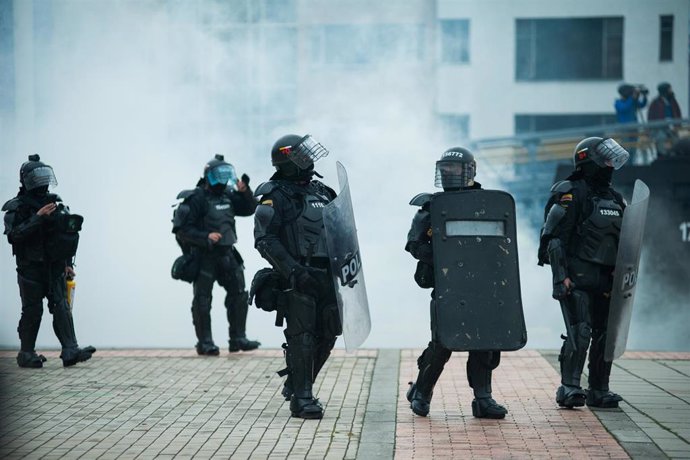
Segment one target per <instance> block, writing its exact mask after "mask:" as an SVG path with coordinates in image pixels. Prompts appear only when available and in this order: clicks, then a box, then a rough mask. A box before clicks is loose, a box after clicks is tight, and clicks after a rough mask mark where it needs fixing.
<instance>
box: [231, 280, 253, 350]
mask: <svg viewBox="0 0 690 460" xmlns="http://www.w3.org/2000/svg"><path fill="white" fill-rule="evenodd" d="M247 299H248V296H247V292H246V291H244V292H242V293H241V294H240V295H238V296H234V297H230V296H227V297H226V298H225V309H226V313H227V316H228V325H229V328H228V329H229V333H230V342H229V347H228V351H230V353H234V352H236V351H240V350H242V351H249V350H256V349H257V348H259V346H261V342H258V341H256V340H249V339H248V338H247V334H246V327H247V311H248V309H249V306H248V304H247V302H248V300H247Z"/></svg>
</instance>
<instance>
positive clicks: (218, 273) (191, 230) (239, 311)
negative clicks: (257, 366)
mask: <svg viewBox="0 0 690 460" xmlns="http://www.w3.org/2000/svg"><path fill="white" fill-rule="evenodd" d="M235 188H236V190H235ZM178 199H182V200H184V201H182V203H181V204H180V205H179V206H178V208H177V210H176V211H175V214H174V218H173V233H175V237H176V239H177V241H178V243H179V244H180V246H181V247H182V250H183V252H185V253H186V254H188V255H190V257H191V258H193V259H194V266H195V267H196V269H195V273H193V274H192V276H191V279H192V280H193V281H192V284H193V289H194V299H193V300H192V320H193V322H194V330H195V332H196V337H197V344H196V351H197V353H198V354H199V355H209V356H217V355H218V354H219V353H220V351H219V349H218V347H217V346H216V344H215V343H214V342H213V336H212V334H211V300H212V291H213V284H214V282H216V281H218V284H220V285H221V286H222V287H223V288H224V289H225V291H226V296H225V308H226V310H227V318H228V323H229V336H230V341H229V351H230V352H236V351H240V350H244V351H246V350H254V349H256V348H258V347H259V345H261V344H260V343H259V342H257V341H254V340H249V339H247V336H246V333H245V327H246V323H247V310H248V305H247V301H248V294H247V291H246V290H245V281H244V265H243V260H242V257H241V256H240V253H239V252H238V251H237V249H236V248H235V243H236V242H237V235H236V231H235V216H250V215H252V214H253V213H254V210H255V209H256V200H255V199H254V197H253V195H252V190H251V188H249V177H248V176H247V175H246V174H245V175H243V176H242V179H241V180H238V179H237V176H236V174H235V168H234V167H233V166H232V165H231V164H230V163H227V162H226V161H225V159H224V157H223V155H216V156H215V157H214V158H213V159H212V160H210V161H209V162H208V163H206V165H205V166H204V172H203V177H202V178H201V179H200V180H199V182H198V183H197V187H196V188H195V189H193V190H184V191H182V192H180V194H179V195H178Z"/></svg>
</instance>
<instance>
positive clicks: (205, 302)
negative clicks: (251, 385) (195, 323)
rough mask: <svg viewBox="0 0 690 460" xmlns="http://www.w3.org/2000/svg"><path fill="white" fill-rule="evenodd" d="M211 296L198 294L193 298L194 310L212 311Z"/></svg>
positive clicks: (200, 311) (197, 311) (199, 311)
mask: <svg viewBox="0 0 690 460" xmlns="http://www.w3.org/2000/svg"><path fill="white" fill-rule="evenodd" d="M211 301H212V299H211V297H208V296H203V295H198V296H194V300H192V312H193V313H194V312H196V313H206V312H210V311H211Z"/></svg>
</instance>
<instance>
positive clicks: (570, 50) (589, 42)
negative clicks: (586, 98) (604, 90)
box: [515, 17, 623, 81]
mask: <svg viewBox="0 0 690 460" xmlns="http://www.w3.org/2000/svg"><path fill="white" fill-rule="evenodd" d="M515 25H516V27H515V32H516V37H515V43H516V56H515V58H516V59H515V79H516V80H518V81H534V80H618V79H621V78H623V18H622V17H615V18H569V19H517V20H516V24H515Z"/></svg>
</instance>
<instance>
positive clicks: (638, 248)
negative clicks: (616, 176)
mask: <svg viewBox="0 0 690 460" xmlns="http://www.w3.org/2000/svg"><path fill="white" fill-rule="evenodd" d="M648 204H649V188H648V187H647V184H645V183H644V182H642V181H641V180H636V181H635V188H634V189H633V197H632V202H631V203H630V204H629V205H628V206H627V207H626V208H625V212H624V213H623V223H622V224H621V235H620V241H619V243H618V254H617V256H616V268H615V273H614V275H613V290H612V291H611V304H610V307H609V321H608V326H607V329H606V350H605V352H604V359H605V360H606V361H613V360H614V359H616V358H620V356H621V355H622V354H623V352H624V351H625V347H626V344H627V342H628V332H629V331H630V320H631V319H632V308H633V302H634V301H635V287H636V286H637V273H638V267H639V265H640V253H641V252H642V237H643V236H644V225H645V222H646V220H647V206H648Z"/></svg>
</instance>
